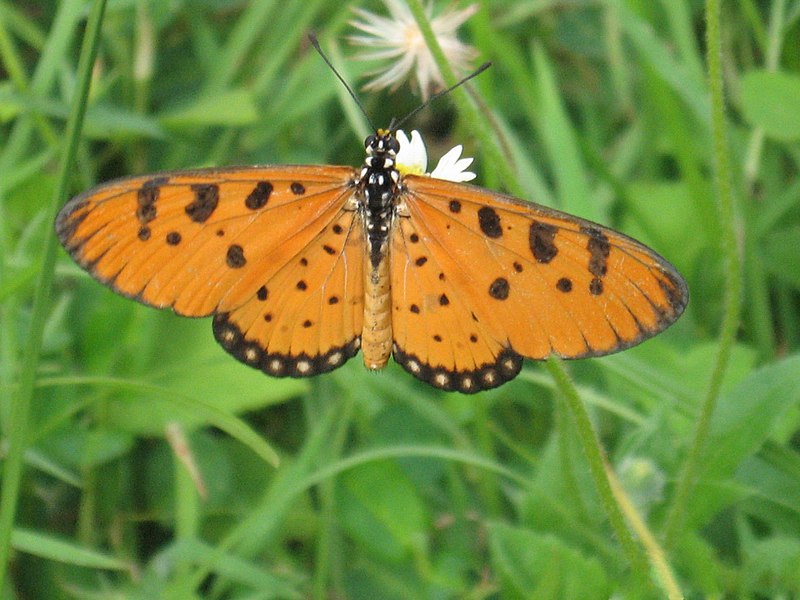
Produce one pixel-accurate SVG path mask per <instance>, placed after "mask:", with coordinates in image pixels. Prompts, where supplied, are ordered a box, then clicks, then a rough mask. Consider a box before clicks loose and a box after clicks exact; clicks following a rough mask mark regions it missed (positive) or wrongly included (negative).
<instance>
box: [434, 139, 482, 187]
mask: <svg viewBox="0 0 800 600" xmlns="http://www.w3.org/2000/svg"><path fill="white" fill-rule="evenodd" d="M463 149H464V147H463V146H462V145H461V144H459V145H458V146H455V147H453V148H451V149H450V151H449V152H447V153H446V154H445V155H444V156H442V158H440V159H439V164H437V165H436V168H435V169H434V170H433V171H431V177H434V178H436V179H445V180H447V181H457V182H462V181H472V180H473V179H475V177H476V175H475V173H473V172H472V171H467V170H466V169H467V167H469V166H470V165H471V164H472V160H473V159H472V158H467V157H465V158H460V157H461V151H462V150H463Z"/></svg>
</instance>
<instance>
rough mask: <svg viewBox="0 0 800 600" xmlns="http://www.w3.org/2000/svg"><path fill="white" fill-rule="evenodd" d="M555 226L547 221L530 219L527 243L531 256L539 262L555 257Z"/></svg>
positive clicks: (547, 261) (556, 250)
mask: <svg viewBox="0 0 800 600" xmlns="http://www.w3.org/2000/svg"><path fill="white" fill-rule="evenodd" d="M556 231H557V230H556V228H555V226H554V225H550V224H549V223H541V222H539V221H532V222H531V227H530V233H529V236H528V243H529V245H530V249H531V252H532V253H533V257H534V258H535V259H536V260H537V261H538V262H540V263H543V264H547V263H549V262H550V261H551V260H553V259H554V258H555V257H556V254H558V248H556V245H555V242H554V240H555V237H556Z"/></svg>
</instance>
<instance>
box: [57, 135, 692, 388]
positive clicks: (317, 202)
mask: <svg viewBox="0 0 800 600" xmlns="http://www.w3.org/2000/svg"><path fill="white" fill-rule="evenodd" d="M401 139H403V140H404V139H405V136H404V135H402V136H401ZM365 148H366V153H367V157H366V161H365V163H364V166H363V167H362V168H361V169H354V168H351V167H344V166H271V167H269V166H268V167H231V168H221V169H200V170H195V171H175V172H169V173H160V174H156V175H147V176H142V177H132V178H126V179H118V180H116V181H111V182H109V183H105V184H103V185H100V186H98V187H96V188H94V189H91V190H89V191H87V192H85V193H83V194H81V195H80V196H78V197H76V198H73V199H72V200H71V201H70V202H69V203H67V204H66V205H65V206H64V208H63V209H62V210H61V212H60V213H59V215H58V219H57V221H56V231H57V233H58V236H59V239H60V240H61V243H62V244H63V246H64V248H66V249H67V251H68V252H69V253H70V254H71V255H72V257H73V258H74V259H75V261H76V262H77V263H78V264H79V265H80V266H81V267H83V268H84V269H86V270H87V271H88V272H89V273H90V274H91V275H92V276H93V277H94V278H95V279H97V280H98V281H100V282H101V283H103V284H105V285H107V286H108V287H110V288H111V289H113V290H114V291H116V292H118V293H120V294H123V295H126V296H129V297H131V298H133V299H135V300H138V301H139V302H142V303H144V304H147V305H150V306H155V307H158V308H171V309H172V310H174V311H175V312H176V313H178V314H180V315H185V316H191V317H204V316H209V315H213V317H214V320H213V329H214V336H215V337H216V339H217V341H218V342H219V343H220V344H221V345H222V347H223V348H225V350H226V351H228V352H229V353H230V354H232V355H233V356H234V357H236V358H237V359H238V360H240V361H241V362H243V363H245V364H247V365H249V366H251V367H254V368H257V369H261V370H262V371H264V372H265V373H267V374H269V375H274V376H278V377H282V376H290V377H305V376H310V375H316V374H319V373H325V372H327V371H331V370H333V369H336V368H338V367H340V366H342V365H343V364H344V363H345V362H346V361H347V360H348V359H350V358H351V357H353V356H354V355H355V354H356V353H357V352H358V350H359V348H360V349H361V351H362V354H363V358H364V364H365V365H366V366H367V368H369V369H374V370H377V369H381V368H383V367H384V366H385V365H386V363H387V362H388V359H389V356H390V355H393V356H394V359H395V361H396V362H398V363H399V364H400V365H402V366H403V368H405V369H406V370H407V371H408V372H409V373H411V374H412V375H414V376H415V377H417V378H418V379H421V380H423V381H425V382H427V383H429V384H431V385H433V386H435V387H437V388H441V389H444V390H456V391H459V392H464V393H474V392H478V391H481V390H486V389H490V388H494V387H497V386H499V385H501V384H502V383H504V382H506V381H509V380H510V379H512V378H514V377H515V376H516V375H517V374H518V373H519V371H520V368H521V366H522V358H523V357H528V358H533V359H544V358H547V357H548V356H549V355H551V354H555V355H557V356H560V357H563V358H583V357H587V356H599V355H603V354H609V353H612V352H617V351H619V350H622V349H624V348H628V347H630V346H633V345H635V344H638V343H640V342H642V341H643V340H645V339H647V338H649V337H651V336H653V335H655V334H657V333H658V332H660V331H662V330H664V329H665V328H666V327H667V326H669V325H670V324H671V323H673V322H674V321H675V320H676V319H677V318H678V317H679V316H680V315H681V313H682V312H683V309H684V307H685V306H686V303H687V301H688V291H687V288H686V283H685V282H684V280H683V278H682V277H681V276H680V274H679V273H678V272H677V271H676V270H675V269H674V268H673V267H672V266H671V265H670V264H669V263H668V262H667V261H666V260H664V259H663V258H662V257H661V256H659V255H658V254H656V253H655V252H653V251H652V250H650V249H649V248H647V247H645V246H643V245H642V244H640V243H639V242H637V241H635V240H633V239H631V238H629V237H627V236H625V235H623V234H621V233H618V232H616V231H612V230H610V229H607V228H605V227H602V226H600V225H597V224H595V223H591V222H589V221H585V220H583V219H579V218H577V217H574V216H571V215H568V214H565V213H562V212H559V211H556V210H553V209H550V208H546V207H543V206H539V205H536V204H532V203H528V202H523V201H520V200H517V199H516V198H512V197H510V196H505V195H503V194H499V193H497V192H492V191H489V190H485V189H481V188H478V187H474V186H471V185H467V184H464V183H456V182H453V181H447V180H444V179H437V178H435V177H430V176H425V175H415V174H409V173H407V172H401V170H399V169H398V165H397V154H398V151H399V150H400V143H399V141H398V132H396V131H394V130H392V129H390V130H378V131H377V132H376V133H375V134H374V135H371V136H369V137H368V138H367V139H366V142H365ZM464 179H466V178H464Z"/></svg>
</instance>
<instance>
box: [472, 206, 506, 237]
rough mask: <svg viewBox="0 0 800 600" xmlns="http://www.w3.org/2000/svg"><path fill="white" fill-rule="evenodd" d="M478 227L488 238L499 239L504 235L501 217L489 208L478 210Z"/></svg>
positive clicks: (484, 207)
mask: <svg viewBox="0 0 800 600" xmlns="http://www.w3.org/2000/svg"><path fill="white" fill-rule="evenodd" d="M478 225H479V226H480V228H481V231H482V232H483V234H484V235H485V236H486V237H490V238H499V237H501V236H502V235H503V228H502V226H501V225H500V215H498V214H497V211H496V210H495V209H493V208H491V207H489V206H483V207H481V208H480V209H479V210H478Z"/></svg>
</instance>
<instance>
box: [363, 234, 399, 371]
mask: <svg viewBox="0 0 800 600" xmlns="http://www.w3.org/2000/svg"><path fill="white" fill-rule="evenodd" d="M383 247H384V251H383V260H381V261H379V262H378V264H377V266H375V267H373V266H372V260H371V256H370V254H368V255H367V256H366V260H365V262H366V265H365V268H364V328H363V330H362V333H361V353H362V354H363V356H364V365H365V366H366V367H367V368H368V369H372V370H378V369H382V368H383V367H385V366H386V363H387V362H389V355H390V354H391V351H392V288H391V277H390V274H389V257H388V254H387V253H386V248H387V244H386V243H384V244H383Z"/></svg>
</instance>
